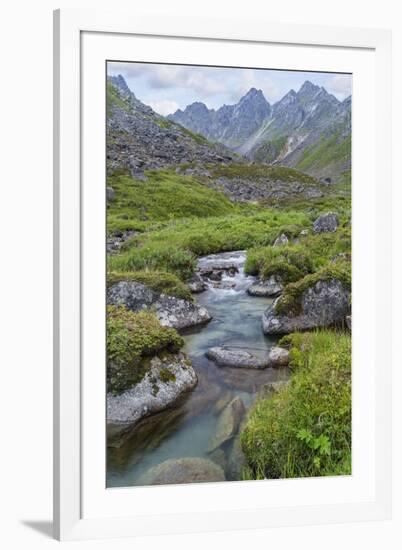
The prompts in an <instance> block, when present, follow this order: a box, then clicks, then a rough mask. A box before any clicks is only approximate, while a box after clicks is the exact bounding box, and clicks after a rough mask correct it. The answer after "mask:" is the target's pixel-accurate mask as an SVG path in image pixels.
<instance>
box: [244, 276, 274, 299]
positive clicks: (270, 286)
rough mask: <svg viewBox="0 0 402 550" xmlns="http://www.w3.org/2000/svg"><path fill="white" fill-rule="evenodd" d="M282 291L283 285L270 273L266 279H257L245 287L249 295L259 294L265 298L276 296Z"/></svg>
mask: <svg viewBox="0 0 402 550" xmlns="http://www.w3.org/2000/svg"><path fill="white" fill-rule="evenodd" d="M282 291H283V286H282V284H281V283H280V282H279V281H278V279H277V278H276V277H275V275H272V276H271V277H269V278H268V279H266V280H261V281H258V282H256V283H254V284H252V285H251V286H249V287H248V289H247V292H248V293H249V294H250V296H260V297H266V298H270V297H275V296H278V295H279V294H281V292H282Z"/></svg>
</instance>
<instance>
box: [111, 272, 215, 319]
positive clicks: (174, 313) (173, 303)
mask: <svg viewBox="0 0 402 550" xmlns="http://www.w3.org/2000/svg"><path fill="white" fill-rule="evenodd" d="M107 303H108V305H116V306H125V307H126V308H127V309H130V310H131V311H141V310H142V309H148V308H152V310H154V311H155V315H156V317H157V318H158V319H159V322H160V324H161V325H162V326H165V327H172V328H176V329H179V330H180V329H184V328H187V327H192V326H195V325H202V324H205V323H207V322H208V321H210V320H211V315H210V314H209V313H208V311H207V310H206V308H205V307H202V306H200V305H198V304H195V303H193V302H189V301H188V300H184V299H181V298H176V297H174V296H168V295H167V294H163V293H158V292H155V291H153V290H151V289H150V288H148V287H147V286H145V285H143V284H141V283H137V282H135V281H120V282H118V283H116V284H114V285H111V286H110V288H109V289H108V291H107Z"/></svg>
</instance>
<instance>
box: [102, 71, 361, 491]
mask: <svg viewBox="0 0 402 550" xmlns="http://www.w3.org/2000/svg"><path fill="white" fill-rule="evenodd" d="M105 86H106V98H107V106H106V113H105V116H106V170H107V181H106V191H105V193H106V209H107V235H106V251H107V277H106V279H107V280H106V289H105V292H106V302H107V317H106V335H107V365H106V385H107V395H106V409H107V419H106V420H107V423H106V424H107V444H108V450H107V472H106V478H107V486H108V487H118V486H120V487H128V486H136V485H137V486H138V485H139V486H141V485H142V486H143V485H159V484H179V483H198V482H217V481H241V480H255V479H259V480H261V479H278V478H297V477H317V476H337V475H350V474H351V458H352V448H351V330H352V316H351V262H352V254H351V237H352V227H351V169H352V166H351V142H352V140H351V136H352V127H351V109H352V95H351V94H352V78H351V75H346V74H331V73H314V72H309V73H303V72H297V71H283V70H273V69H246V68H223V67H200V66H184V65H182V66H179V65H161V64H147V63H135V62H108V64H107V79H106V83H105Z"/></svg>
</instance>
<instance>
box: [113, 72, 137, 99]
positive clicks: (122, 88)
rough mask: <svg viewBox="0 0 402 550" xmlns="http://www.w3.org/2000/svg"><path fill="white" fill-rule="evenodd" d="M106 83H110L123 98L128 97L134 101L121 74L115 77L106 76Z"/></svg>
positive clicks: (132, 94)
mask: <svg viewBox="0 0 402 550" xmlns="http://www.w3.org/2000/svg"><path fill="white" fill-rule="evenodd" d="M108 81H109V82H111V83H112V84H113V85H114V86H115V87H116V88H117V89H118V90H119V92H120V94H121V95H122V96H123V97H130V98H133V99H135V95H134V92H132V91H131V90H130V88H129V87H128V85H127V82H126V81H125V79H124V77H123V76H122V75H121V74H118V75H115V76H108Z"/></svg>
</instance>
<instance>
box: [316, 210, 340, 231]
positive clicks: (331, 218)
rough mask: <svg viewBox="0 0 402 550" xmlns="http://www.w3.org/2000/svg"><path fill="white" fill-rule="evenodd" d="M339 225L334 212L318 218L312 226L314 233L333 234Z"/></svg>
mask: <svg viewBox="0 0 402 550" xmlns="http://www.w3.org/2000/svg"><path fill="white" fill-rule="evenodd" d="M338 225H339V219H338V216H337V215H336V214H335V212H327V213H326V214H322V215H321V216H319V217H318V218H317V219H316V220H315V222H314V225H313V229H314V233H334V232H335V231H336V230H337V228H338Z"/></svg>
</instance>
